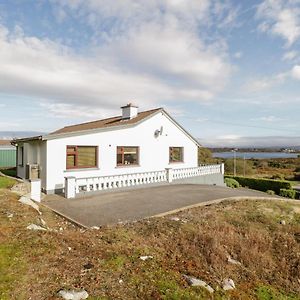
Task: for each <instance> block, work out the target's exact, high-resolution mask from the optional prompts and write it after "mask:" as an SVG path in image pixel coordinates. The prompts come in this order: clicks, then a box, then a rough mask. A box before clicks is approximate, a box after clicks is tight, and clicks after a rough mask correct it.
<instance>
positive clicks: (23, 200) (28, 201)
mask: <svg viewBox="0 0 300 300" xmlns="http://www.w3.org/2000/svg"><path fill="white" fill-rule="evenodd" d="M19 201H20V202H21V203H23V204H26V205H29V206H31V207H32V208H33V209H35V210H36V211H37V212H38V213H39V214H40V215H41V214H42V213H41V212H40V209H39V206H38V205H37V204H36V203H35V202H33V201H32V200H31V199H30V194H26V195H24V196H22V197H21V198H20V199H19Z"/></svg>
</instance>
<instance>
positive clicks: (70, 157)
mask: <svg viewBox="0 0 300 300" xmlns="http://www.w3.org/2000/svg"><path fill="white" fill-rule="evenodd" d="M74 167H75V155H67V169H68V168H74Z"/></svg>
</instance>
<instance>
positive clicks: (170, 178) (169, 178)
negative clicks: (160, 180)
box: [166, 168, 173, 183]
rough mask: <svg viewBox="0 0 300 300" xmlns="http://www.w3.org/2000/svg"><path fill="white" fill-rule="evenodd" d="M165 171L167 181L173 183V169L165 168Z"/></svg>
mask: <svg viewBox="0 0 300 300" xmlns="http://www.w3.org/2000/svg"><path fill="white" fill-rule="evenodd" d="M166 171H167V181H168V182H169V183H171V182H172V181H173V169H172V168H166Z"/></svg>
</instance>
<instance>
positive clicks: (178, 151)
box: [170, 147, 183, 162]
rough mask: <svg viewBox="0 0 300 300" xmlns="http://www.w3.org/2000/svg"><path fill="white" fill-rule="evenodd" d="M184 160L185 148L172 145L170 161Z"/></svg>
mask: <svg viewBox="0 0 300 300" xmlns="http://www.w3.org/2000/svg"><path fill="white" fill-rule="evenodd" d="M182 161H183V148H182V147H170V162H182Z"/></svg>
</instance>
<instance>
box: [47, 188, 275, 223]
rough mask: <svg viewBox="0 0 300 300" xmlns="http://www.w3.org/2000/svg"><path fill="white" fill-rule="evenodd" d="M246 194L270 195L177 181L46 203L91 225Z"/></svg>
mask: <svg viewBox="0 0 300 300" xmlns="http://www.w3.org/2000/svg"><path fill="white" fill-rule="evenodd" d="M247 196H250V197H253V196H255V197H270V195H268V194H266V193H262V192H259V191H254V190H249V189H231V188H227V187H220V186H212V185H196V184H178V185H162V186H156V187H148V188H142V189H135V190H126V191H115V192H107V193H101V194H97V195H95V194H94V195H92V196H91V195H89V196H87V197H81V198H75V199H66V198H63V197H61V196H58V195H47V196H46V197H45V199H44V200H43V203H44V204H45V205H46V206H48V207H50V208H52V209H54V210H55V211H57V212H58V213H60V214H62V215H65V216H66V217H68V218H70V219H73V220H74V221H76V222H78V223H81V224H83V225H84V226H87V227H91V226H101V225H108V224H116V223H118V222H128V221H134V220H140V219H143V218H147V217H151V216H154V215H157V214H162V213H166V212H168V211H172V210H176V209H179V208H182V207H185V206H190V205H195V204H198V203H201V202H206V201H210V200H216V199H221V198H227V197H247Z"/></svg>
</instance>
